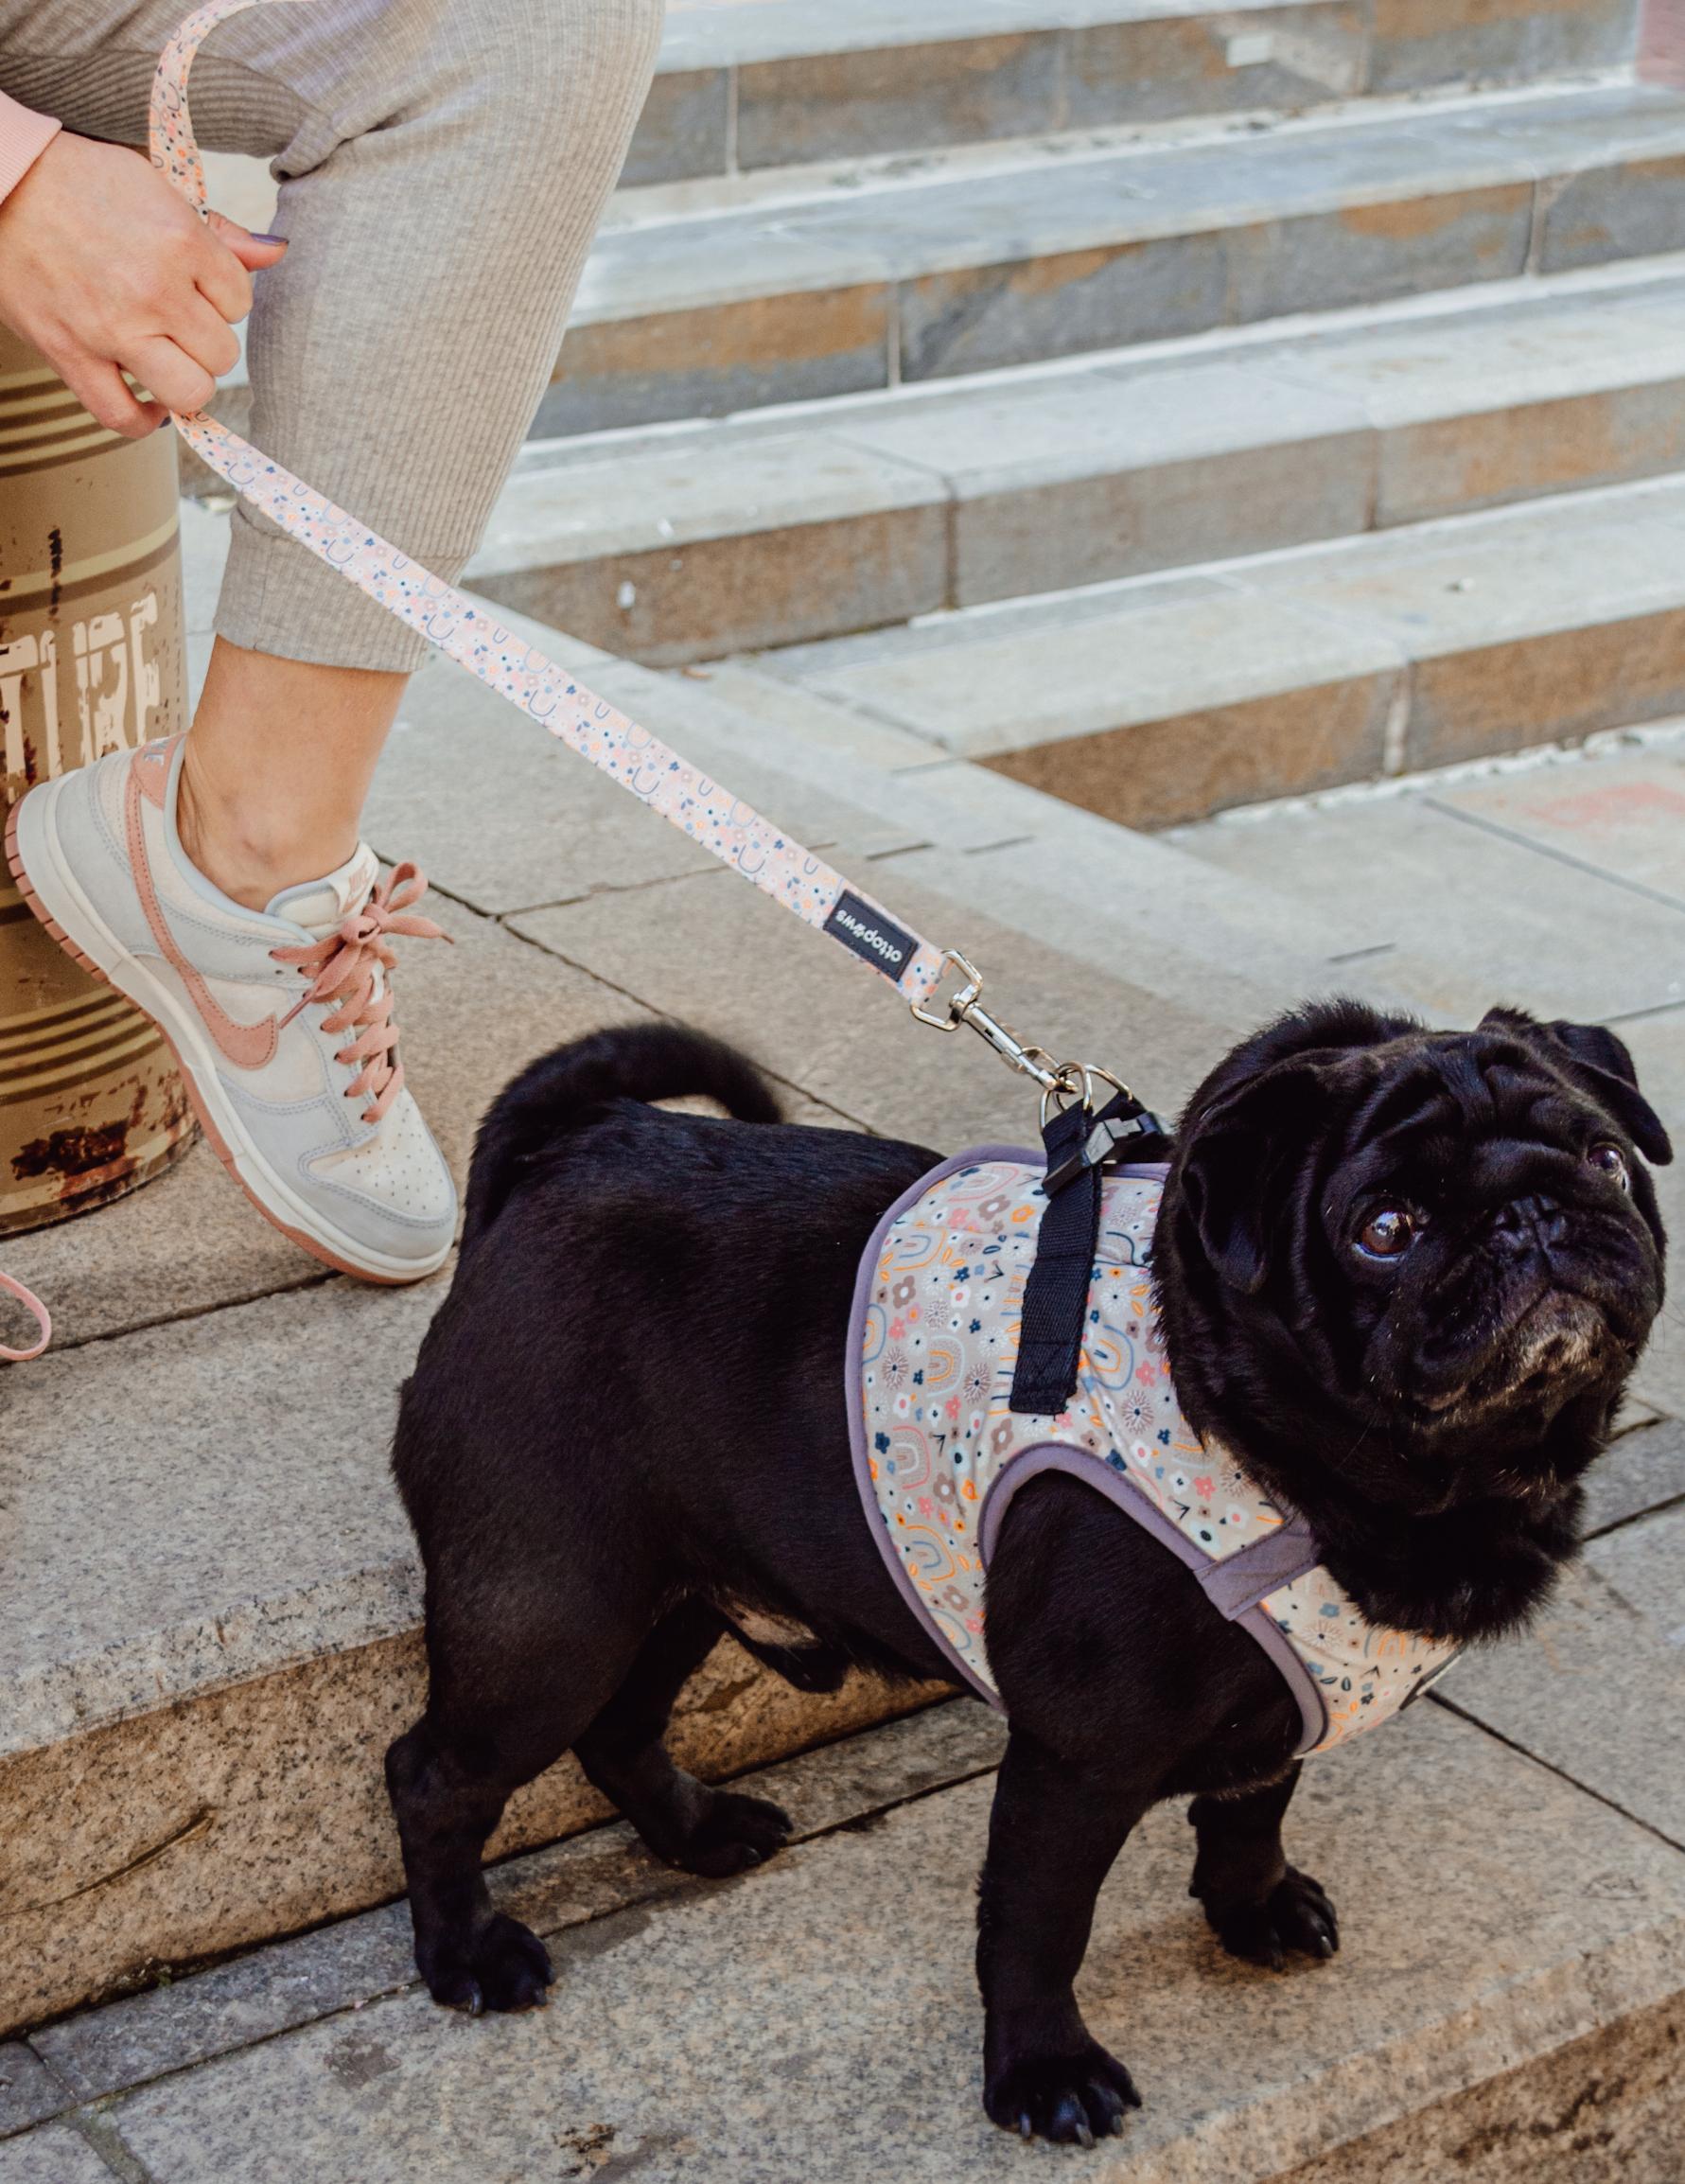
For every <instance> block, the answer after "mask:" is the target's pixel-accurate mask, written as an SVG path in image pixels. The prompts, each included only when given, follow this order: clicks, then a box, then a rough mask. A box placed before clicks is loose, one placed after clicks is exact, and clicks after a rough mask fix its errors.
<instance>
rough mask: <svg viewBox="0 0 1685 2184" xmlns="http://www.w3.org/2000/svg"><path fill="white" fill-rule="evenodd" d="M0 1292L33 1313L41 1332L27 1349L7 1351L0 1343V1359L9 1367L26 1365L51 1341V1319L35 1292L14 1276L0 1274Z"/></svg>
mask: <svg viewBox="0 0 1685 2184" xmlns="http://www.w3.org/2000/svg"><path fill="white" fill-rule="evenodd" d="M0 1290H4V1291H5V1292H6V1294H7V1295H8V1296H14V1297H16V1298H17V1300H18V1302H19V1304H21V1305H22V1306H23V1307H24V1309H25V1311H26V1312H31V1313H33V1314H34V1318H35V1324H36V1326H37V1327H38V1328H39V1329H40V1330H41V1333H40V1336H39V1338H38V1339H37V1340H36V1341H35V1342H34V1343H32V1344H31V1345H30V1347H28V1348H27V1349H8V1348H7V1347H6V1345H5V1344H4V1343H0V1358H4V1359H5V1360H6V1362H7V1363H8V1364H9V1365H27V1364H28V1362H29V1360H30V1359H31V1358H35V1357H39V1356H40V1355H41V1353H42V1351H43V1350H44V1349H45V1347H46V1346H47V1344H48V1343H50V1342H51V1341H52V1339H53V1323H52V1318H51V1316H50V1314H49V1313H48V1312H47V1309H46V1306H45V1305H44V1304H43V1303H42V1301H41V1299H40V1297H38V1296H37V1295H36V1294H35V1292H34V1291H33V1290H32V1289H26V1288H25V1287H24V1285H23V1283H22V1282H21V1281H19V1280H18V1279H17V1278H16V1277H15V1276H12V1275H9V1274H3V1273H0Z"/></svg>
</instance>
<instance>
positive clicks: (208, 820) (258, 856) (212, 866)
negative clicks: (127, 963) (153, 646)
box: [176, 738, 357, 910]
mask: <svg viewBox="0 0 1685 2184" xmlns="http://www.w3.org/2000/svg"><path fill="white" fill-rule="evenodd" d="M176 831H177V833H178V834H179V836H180V837H181V843H182V849H183V852H184V854H185V856H186V857H187V860H188V862H189V863H190V864H191V865H192V866H193V868H194V870H195V871H196V872H201V873H202V874H203V876H204V877H205V878H206V879H207V880H209V881H210V883H211V885H212V887H214V888H219V889H220V890H221V891H222V893H223V894H225V895H227V896H228V897H229V899H230V900H231V901H232V902H237V903H239V904H241V905H242V906H243V907H245V908H247V909H249V910H262V909H266V908H267V907H269V905H270V904H271V903H272V901H273V900H274V898H275V896H276V895H278V894H279V893H280V892H281V890H282V889H284V888H291V887H297V886H298V885H300V883H301V882H303V881H305V880H316V879H320V878H321V877H322V876H323V874H324V873H325V872H334V871H336V870H337V869H338V868H339V867H340V866H341V865H342V864H343V863H344V862H345V860H346V858H347V857H349V856H350V855H351V854H352V853H353V852H354V851H355V849H356V847H357V840H356V830H355V828H352V829H351V830H350V831H349V833H348V835H347V837H346V838H345V840H344V842H343V844H342V845H340V843H339V841H338V837H334V838H331V839H330V838H328V837H325V836H324V837H322V838H321V839H312V838H310V837H301V836H300V835H298V834H297V833H296V832H295V831H294V832H288V831H284V830H282V829H280V828H276V827H274V826H272V825H261V824H260V825H257V826H254V824H253V823H252V815H251V814H250V813H249V812H248V811H246V810H244V809H243V808H241V807H240V806H238V805H234V804H231V803H230V801H228V800H227V799H226V798H224V797H222V796H221V795H219V792H218V790H217V788H216V786H215V784H207V783H206V782H205V781H204V780H203V779H202V774H201V770H200V769H199V768H198V767H196V766H195V765H194V763H193V745H192V740H191V738H189V740H188V744H187V749H186V751H185V753H184V758H183V762H182V782H181V792H180V795H179V797H178V798H177V801H176Z"/></svg>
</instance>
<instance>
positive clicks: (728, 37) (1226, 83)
mask: <svg viewBox="0 0 1685 2184" xmlns="http://www.w3.org/2000/svg"><path fill="white" fill-rule="evenodd" d="M1636 19H1637V9H1636V7H1635V6H1634V5H1633V0H1578V4H1577V5H1571V6H1562V5H1558V4H1553V0H1534V4H1532V5H1529V4H1528V0H1518V4H1512V5H1508V6H1505V7H1503V8H1494V9H1472V10H1471V9H1469V8H1468V7H1467V6H1466V4H1465V0H1383V5H1381V6H1379V7H1378V8H1375V9H1368V8H1361V7H1357V6H1354V5H1351V4H1350V0H1250V4H1248V0H1239V4H1230V5H1226V6H1220V7H1214V6H1210V5H1202V4H1201V0H920V5H919V6H918V7H917V8H916V9H912V8H908V7H906V6H905V5H904V0H850V4H849V6H848V7H847V8H846V9H838V8H837V7H836V6H835V5H834V0H736V4H734V5H727V6H704V7H699V8H698V7H684V6H680V5H675V6H673V7H671V8H670V9H668V15H667V30H666V36H665V39H664V42H663V44H662V48H661V58H660V62H659V66H658V71H657V75H656V80H655V84H654V86H653V88H652V90H651V93H650V97H649V102H648V104H647V106H646V107H645V109H644V114H643V118H642V120H641V123H640V125H639V129H638V134H637V136H636V138H635V140H634V142H633V145H632V150H631V155H630V158H629V159H628V161H627V165H626V176H625V179H626V180H627V181H628V182H632V183H655V182H675V181H679V180H682V179H686V178H689V177H693V176H698V175H711V174H725V173H729V172H731V171H733V170H734V169H736V170H749V169H753V168H758V167H786V166H792V165H795V164H798V163H799V162H802V161H810V160H820V159H840V158H858V157H861V156H863V155H865V154H869V153H873V152H904V151H912V150H926V149H928V148H930V147H933V146H939V145H951V144H961V143H974V142H980V141H989V140H991V139H996V138H1001V137H1014V136H1034V135H1042V134H1045V133H1047V132H1052V131H1068V130H1075V129H1096V128H1114V127H1116V126H1117V125H1118V124H1120V123H1127V122H1150V121H1158V120H1163V119H1166V118H1167V117H1172V116H1177V115H1185V114H1224V113H1234V112H1244V111H1247V110H1251V109H1255V108H1261V107H1276V108H1285V109H1289V110H1293V111H1297V110H1300V109H1304V108H1307V107H1313V106H1319V105H1322V104H1324V103H1325V102H1326V101H1328V100H1330V99H1335V98H1350V97H1357V96H1360V95H1361V94H1364V93H1369V94H1376V95H1381V96H1385V95H1388V94H1395V93H1398V92H1407V91H1420V90H1425V89H1429V88H1432V87H1435V86H1438V85H1443V84H1449V83H1475V82H1479V83H1488V84H1490V83H1505V82H1524V81H1529V80H1536V79H1538V78H1540V77H1543V76H1549V75H1552V74H1556V73H1561V72H1565V71H1571V70H1583V69H1595V68H1607V67H1611V66H1614V65H1616V64H1618V63H1620V62H1625V61H1629V60H1630V59H1631V57H1632V53H1633V48H1634V43H1635V34H1636Z"/></svg>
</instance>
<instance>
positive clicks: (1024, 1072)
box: [911, 948, 1069, 1099]
mask: <svg viewBox="0 0 1685 2184" xmlns="http://www.w3.org/2000/svg"><path fill="white" fill-rule="evenodd" d="M942 961H943V963H944V964H951V965H952V966H953V968H954V969H955V970H957V972H958V973H959V976H960V978H962V979H963V980H964V983H963V984H962V985H961V986H960V988H959V990H958V992H957V993H954V994H948V995H940V994H933V995H931V999H932V1000H933V1001H934V1000H941V1001H943V1003H944V1006H943V1007H942V1009H940V1010H936V1009H928V1008H925V1007H924V1006H923V1005H922V1004H921V1002H918V1001H914V1002H913V1003H912V1004H911V1007H912V1012H913V1014H914V1015H915V1016H916V1017H917V1018H918V1020H919V1022H920V1023H921V1024H929V1025H932V1026H933V1027H934V1028H935V1029H936V1030H939V1031H957V1030H958V1029H959V1027H960V1026H961V1024H963V1025H965V1026H966V1028H967V1029H968V1030H973V1031H975V1032H976V1034H977V1036H978V1037H979V1038H980V1039H983V1040H985V1041H987V1043H988V1044H989V1045H990V1046H991V1047H992V1048H993V1049H994V1051H995V1052H996V1053H997V1054H998V1055H999V1056H1000V1058H1001V1060H1002V1061H1003V1062H1005V1063H1006V1064H1007V1066H1009V1068H1012V1069H1016V1070H1017V1071H1018V1073H1019V1075H1020V1076H1021V1077H1031V1078H1033V1079H1034V1080H1035V1082H1036V1083H1038V1084H1039V1085H1040V1086H1041V1087H1042V1095H1043V1098H1044V1099H1046V1098H1048V1097H1049V1096H1050V1095H1051V1094H1052V1093H1053V1091H1054V1090H1055V1089H1056V1088H1057V1086H1058V1085H1059V1084H1060V1083H1062V1081H1063V1079H1064V1076H1065V1073H1066V1071H1067V1070H1068V1067H1069V1065H1068V1064H1061V1063H1058V1062H1056V1061H1055V1060H1054V1059H1053V1057H1052V1055H1051V1054H1049V1053H1048V1051H1047V1049H1046V1048H1045V1047H1032V1046H1030V1045H1028V1044H1027V1042H1026V1041H1024V1040H1023V1039H1020V1038H1019V1036H1018V1034H1017V1032H1016V1031H1014V1030H1012V1028H1011V1026H1010V1025H1009V1024H1003V1023H1002V1022H1001V1021H1000V1019H999V1018H998V1017H997V1016H992V1015H991V1014H990V1013H989V1011H988V1010H987V1009H985V1008H983V1007H982V1006H981V1001H982V995H983V974H982V972H981V971H979V970H978V969H977V967H976V965H975V964H974V963H971V962H968V961H967V960H966V959H965V958H964V957H963V956H962V955H961V954H960V953H959V950H958V949H957V948H944V949H943V950H942Z"/></svg>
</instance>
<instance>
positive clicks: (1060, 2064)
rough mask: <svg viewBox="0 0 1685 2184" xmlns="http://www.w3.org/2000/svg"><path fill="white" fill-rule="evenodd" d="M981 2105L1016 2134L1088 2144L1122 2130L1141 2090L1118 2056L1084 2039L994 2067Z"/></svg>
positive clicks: (1139, 2103)
mask: <svg viewBox="0 0 1685 2184" xmlns="http://www.w3.org/2000/svg"><path fill="white" fill-rule="evenodd" d="M983 2105H984V2107H985V2108H987V2109H988V2111H989V2116H990V2121H991V2122H995V2123H998V2124H999V2125H1000V2127H1001V2129H1002V2130H1003V2131H1016V2132H1017V2133H1018V2135H1019V2136H1020V2138H1024V2139H1038V2138H1040V2139H1051V2140H1054V2141H1055V2142H1056V2143H1057V2144H1060V2145H1064V2146H1092V2145H1093V2144H1094V2143H1095V2141H1096V2140H1097V2139H1108V2138H1112V2137H1114V2136H1121V2134H1122V2131H1123V2120H1124V2118H1125V2116H1126V2115H1127V2114H1128V2113H1129V2111H1130V2110H1131V2109H1132V2108H1138V2107H1139V2106H1140V2105H1141V2096H1140V2094H1139V2093H1137V2092H1136V2090H1135V2082H1134V2080H1133V2079H1132V2077H1131V2076H1130V2074H1129V2072H1128V2071H1127V2070H1125V2069H1124V2067H1123V2065H1122V2064H1121V2063H1120V2062H1118V2060H1117V2059H1116V2057H1115V2056H1114V2055H1109V2054H1107V2052H1106V2051H1105V2049H1104V2048H1102V2047H1101V2046H1100V2045H1099V2043H1098V2041H1097V2040H1088V2041H1086V2042H1085V2043H1084V2044H1083V2046H1082V2047H1081V2048H1079V2050H1078V2051H1077V2052H1076V2053H1074V2054H1065V2055H1022V2056H1019V2057H1018V2058H1017V2059H1016V2060H1014V2061H1012V2062H1009V2063H1007V2064H1005V2065H1003V2066H1002V2067H1001V2068H1000V2069H999V2070H992V2071H991V2072H990V2074H989V2082H988V2085H987V2087H985V2089H984V2093H983Z"/></svg>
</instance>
